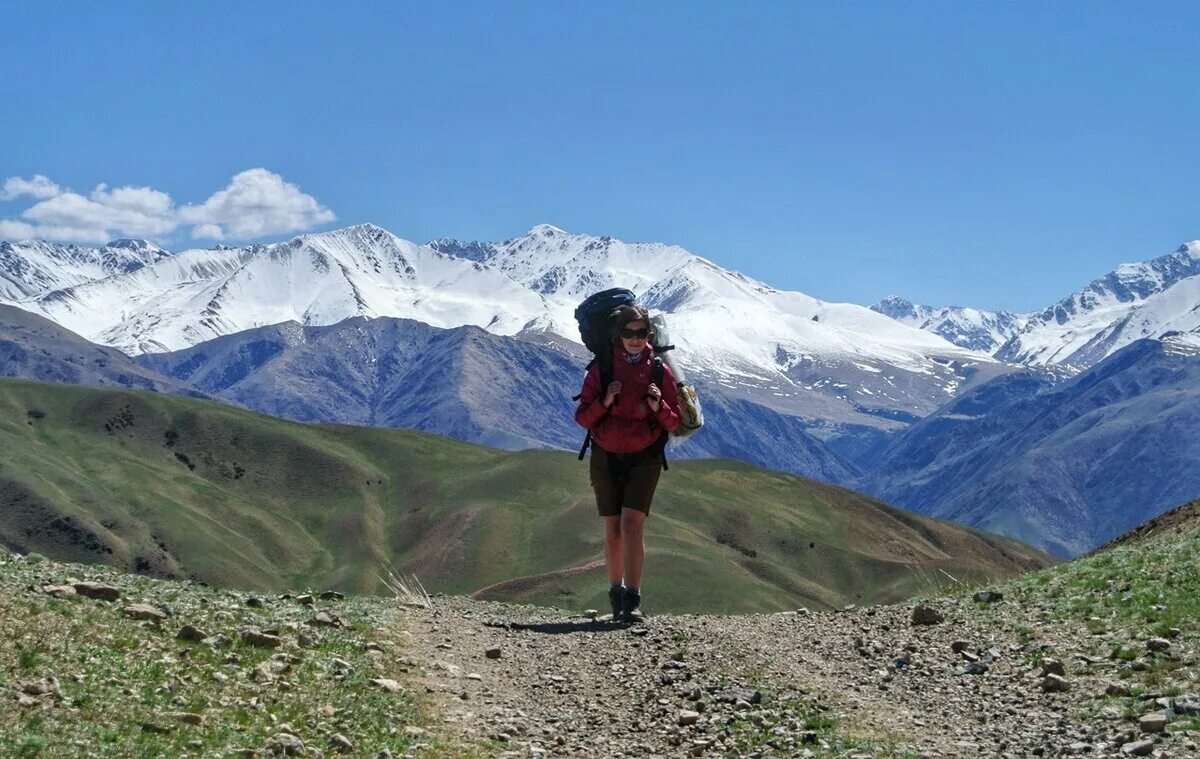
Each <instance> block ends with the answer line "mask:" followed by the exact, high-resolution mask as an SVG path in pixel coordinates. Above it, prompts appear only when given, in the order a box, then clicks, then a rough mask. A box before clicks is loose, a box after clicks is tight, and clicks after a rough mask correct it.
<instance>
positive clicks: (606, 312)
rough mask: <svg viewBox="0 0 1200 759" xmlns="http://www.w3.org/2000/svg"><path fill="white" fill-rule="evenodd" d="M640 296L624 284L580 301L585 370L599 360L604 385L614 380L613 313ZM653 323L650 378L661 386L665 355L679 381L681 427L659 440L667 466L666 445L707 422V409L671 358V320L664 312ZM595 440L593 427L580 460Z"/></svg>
mask: <svg viewBox="0 0 1200 759" xmlns="http://www.w3.org/2000/svg"><path fill="white" fill-rule="evenodd" d="M635 303H636V299H635V297H634V294H633V292H632V291H630V290H626V289H624V288H619V287H618V288H613V289H611V290H604V291H603V292H599V293H596V294H594V295H591V296H589V297H588V298H587V299H585V300H584V301H583V303H580V304H579V307H578V308H576V309H575V322H576V323H577V324H578V325H579V336H580V338H582V340H583V344H584V347H586V348H587V349H588V350H589V351H591V353H592V360H591V361H589V362H588V365H587V367H585V371H590V370H591V368H592V366H593V365H594V364H596V363H597V362H599V364H600V387H601V390H602V391H603V388H606V387H608V383H609V382H611V381H612V316H613V312H614V311H616V310H617V308H619V307H621V306H625V305H630V306H632V305H634V304H635ZM650 323H651V325H652V326H653V327H654V332H655V337H654V341H653V343H652V344H651V346H652V347H653V348H654V358H653V361H652V363H651V365H650V379H651V381H652V382H654V384H656V385H658V386H659V387H660V388H661V387H662V384H663V377H664V376H665V372H664V370H663V363H664V360H663V359H664V356H665V357H666V364H667V365H669V366H670V367H671V372H672V373H673V374H674V376H675V383H676V385H677V387H678V390H679V406H680V408H679V416H680V425H679V427H678V428H677V429H676V430H675V431H673V432H671V433H669V434H668V433H666V432H664V433H663V435H662V438H660V440H659V442H658V448H659V451H660V452H661V453H662V457H663V469H664V470H665V469H668V468H669V467H668V466H667V457H666V445H667V440H668V438H669V437H674V438H677V439H680V440H682V439H683V438H686V437H688V436H689V435H691V434H692V433H694V432H695V431H696V430H698V429H700V427H701V426H702V425H703V424H704V413H703V412H702V411H701V409H700V400H699V399H698V398H697V397H696V390H695V388H694V387H692V386H691V385H687V384H685V383H684V379H683V372H682V371H681V370H680V369H679V367H678V366H677V365H676V363H675V362H674V361H672V360H671V357H670V353H669V351H672V350H674V348H675V346H674V345H670V344H669V343H668V337H667V324H666V321H665V320H664V319H663V317H662V316H661V315H655V316H652V317H650ZM580 397H581V396H579V395H576V396H574V398H573V400H576V401H578V400H579V398H580ZM591 444H592V433H591V430H589V431H588V432H587V434H586V435H585V436H584V438H583V446H582V447H581V448H580V449H579V460H580V461H582V460H583V457H584V455H585V454H586V453H587V449H588V448H589V447H590V446H591Z"/></svg>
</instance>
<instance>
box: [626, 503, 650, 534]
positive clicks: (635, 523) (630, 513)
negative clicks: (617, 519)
mask: <svg viewBox="0 0 1200 759" xmlns="http://www.w3.org/2000/svg"><path fill="white" fill-rule="evenodd" d="M645 524H646V515H645V514H643V513H642V512H640V511H638V510H637V509H622V510H621V533H622V534H629V535H640V534H641V533H642V528H643V527H644V526H645Z"/></svg>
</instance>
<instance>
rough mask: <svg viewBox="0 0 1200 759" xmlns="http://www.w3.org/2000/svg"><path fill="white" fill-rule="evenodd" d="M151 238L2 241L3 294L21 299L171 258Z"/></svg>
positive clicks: (0, 271)
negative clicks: (87, 242) (94, 243)
mask: <svg viewBox="0 0 1200 759" xmlns="http://www.w3.org/2000/svg"><path fill="white" fill-rule="evenodd" d="M170 255H171V253H170V252H168V251H166V250H163V249H162V248H160V247H158V246H157V245H155V244H154V243H152V242H150V241H149V240H114V241H112V242H110V243H108V244H107V245H105V246H103V247H101V248H91V247H86V246H82V245H63V244H60V243H52V242H46V241H44V240H24V241H19V242H0V298H3V299H5V300H9V301H14V302H16V301H22V300H26V299H29V298H36V297H39V296H41V295H44V294H46V293H49V292H53V291H54V290H60V289H64V288H69V287H74V286H76V285H81V284H84V283H86V282H92V281H95V280H98V279H103V278H105V277H110V276H113V275H115V274H128V273H130V272H133V271H136V270H138V269H140V268H142V267H144V266H148V265H150V264H153V263H156V262H158V261H161V260H163V259H164V258H168V257H169V256H170Z"/></svg>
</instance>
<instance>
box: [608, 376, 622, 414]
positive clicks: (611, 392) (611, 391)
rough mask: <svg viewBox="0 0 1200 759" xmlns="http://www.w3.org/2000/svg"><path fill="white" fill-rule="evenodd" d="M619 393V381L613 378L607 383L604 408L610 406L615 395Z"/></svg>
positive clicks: (615, 397) (615, 398) (614, 400)
mask: <svg viewBox="0 0 1200 759" xmlns="http://www.w3.org/2000/svg"><path fill="white" fill-rule="evenodd" d="M620 393H621V383H620V382H618V381H616V380H613V381H612V382H610V383H608V391H607V392H606V394H605V396H604V408H612V405H613V403H615V402H616V400H617V396H618V395H619V394H620Z"/></svg>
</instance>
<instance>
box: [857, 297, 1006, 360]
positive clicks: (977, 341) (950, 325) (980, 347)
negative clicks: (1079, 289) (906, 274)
mask: <svg viewBox="0 0 1200 759" xmlns="http://www.w3.org/2000/svg"><path fill="white" fill-rule="evenodd" d="M871 310H872V311H875V312H878V313H881V314H883V315H885V316H889V317H891V318H892V319H895V320H896V321H898V322H900V323H901V324H907V325H908V326H910V327H916V328H918V329H923V330H925V331H926V332H932V333H934V334H935V335H940V336H941V337H943V338H945V339H946V340H948V341H950V342H952V343H954V344H955V345H958V346H960V347H963V348H967V349H969V350H973V351H980V352H983V353H988V354H991V353H994V352H995V351H996V350H997V349H998V348H999V347H1000V346H1002V345H1004V344H1005V343H1006V342H1008V340H1010V339H1011V338H1012V336H1013V335H1015V334H1016V333H1017V332H1019V331H1020V329H1021V328H1022V327H1023V326H1024V325H1025V322H1026V321H1027V319H1028V317H1027V316H1025V315H1022V314H1013V313H1010V312H1008V311H981V310H979V309H974V308H965V307H963V306H941V307H934V306H923V305H918V304H914V303H913V302H912V301H910V300H907V299H905V298H901V297H900V296H897V295H889V296H887V297H886V298H884V299H883V300H881V301H879V302H878V303H876V304H875V305H873V306H871Z"/></svg>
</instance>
